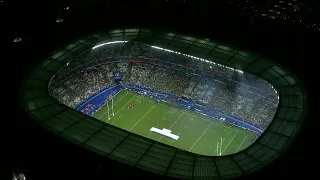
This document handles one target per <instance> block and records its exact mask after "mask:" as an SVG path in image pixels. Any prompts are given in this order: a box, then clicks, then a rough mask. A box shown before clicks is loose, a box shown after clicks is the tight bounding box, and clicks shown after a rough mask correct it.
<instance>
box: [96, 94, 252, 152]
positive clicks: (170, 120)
mask: <svg viewBox="0 0 320 180" xmlns="http://www.w3.org/2000/svg"><path fill="white" fill-rule="evenodd" d="M113 103H114V106H113V108H114V113H115V116H114V117H112V118H111V119H110V120H108V107H107V105H105V106H103V107H102V108H101V109H100V110H98V111H97V112H96V113H95V114H94V115H93V117H95V118H96V119H99V120H101V121H103V122H106V123H109V124H111V125H113V126H116V127H119V128H121V129H124V130H127V131H130V132H133V133H135V134H138V135H141V136H144V137H146V138H150V139H153V140H155V141H158V142H161V143H164V144H167V145H170V146H174V147H176V148H179V149H182V150H186V151H190V152H193V153H196V154H200V155H207V156H217V155H219V154H218V152H220V147H219V150H217V143H219V145H220V141H221V138H222V146H221V155H228V154H233V153H236V152H238V151H241V150H243V149H245V148H247V147H248V146H250V145H251V144H252V143H253V142H254V141H255V139H256V138H257V134H256V133H254V132H252V131H249V130H246V129H242V128H239V127H236V126H231V125H228V124H221V123H220V122H218V121H217V120H214V119H211V118H209V117H207V116H205V115H202V114H199V113H196V112H193V111H189V110H186V109H180V108H176V107H173V106H171V105H170V104H167V103H165V102H160V103H156V102H155V101H154V100H153V99H151V98H146V97H144V96H143V95H140V94H137V93H135V92H133V91H131V90H122V91H120V92H119V93H118V94H117V95H116V96H115V97H114V98H113ZM131 103H133V104H134V107H132V108H131V109H128V105H129V104H131ZM109 105H111V103H110V102H109ZM109 108H110V107H109ZM110 110H111V109H110ZM110 112H111V111H110ZM151 127H156V128H158V129H163V128H166V129H169V130H171V133H173V134H175V135H178V136H179V139H178V140H173V139H171V138H168V137H166V136H163V135H160V134H157V133H154V132H151V131H150V128H151Z"/></svg>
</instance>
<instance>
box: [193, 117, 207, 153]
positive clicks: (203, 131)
mask: <svg viewBox="0 0 320 180" xmlns="http://www.w3.org/2000/svg"><path fill="white" fill-rule="evenodd" d="M212 123H213V122H211V124H210V125H209V126H208V127H207V129H206V130H204V131H203V133H202V134H201V136H200V137H199V138H198V139H197V141H196V142H195V143H194V144H193V145H192V147H191V148H190V149H189V151H191V149H192V148H193V147H194V145H196V144H197V142H198V141H199V140H200V139H201V137H202V136H203V135H204V133H205V132H206V131H207V130H208V129H209V127H210V126H211V125H212Z"/></svg>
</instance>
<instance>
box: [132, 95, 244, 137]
mask: <svg viewBox="0 0 320 180" xmlns="http://www.w3.org/2000/svg"><path fill="white" fill-rule="evenodd" d="M137 97H138V98H142V97H139V96H137ZM147 101H150V102H153V101H151V100H149V99H147ZM159 105H160V106H164V107H167V108H171V109H173V108H172V107H170V106H166V105H164V104H159ZM186 114H188V115H190V116H193V117H196V118H200V119H202V120H206V119H204V118H201V117H198V116H196V115H193V114H190V113H188V112H186ZM214 124H216V125H220V126H223V127H225V128H228V129H231V130H234V129H233V128H231V127H228V126H226V125H223V124H219V123H217V122H214ZM240 133H242V134H245V133H244V132H241V131H240Z"/></svg>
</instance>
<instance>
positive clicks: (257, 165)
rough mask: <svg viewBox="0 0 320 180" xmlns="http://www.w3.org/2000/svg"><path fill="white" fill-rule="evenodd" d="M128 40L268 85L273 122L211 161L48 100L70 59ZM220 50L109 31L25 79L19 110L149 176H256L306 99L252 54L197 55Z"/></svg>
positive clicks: (285, 74) (289, 76)
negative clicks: (273, 97) (274, 98)
mask: <svg viewBox="0 0 320 180" xmlns="http://www.w3.org/2000/svg"><path fill="white" fill-rule="evenodd" d="M131 40H134V41H137V42H141V43H144V44H149V45H152V46H158V47H162V48H166V49H170V50H173V51H178V52H183V53H185V54H189V55H190V56H196V57H200V58H205V59H209V60H210V61H214V62H216V63H220V64H222V65H226V66H229V67H237V69H241V70H242V71H244V72H248V73H251V74H254V75H256V76H259V77H261V78H262V79H264V80H266V81H267V82H269V83H270V84H272V86H273V87H274V88H275V89H276V90H277V91H278V93H279V96H280V97H279V105H278V109H277V112H276V114H275V117H274V119H273V121H272V122H271V124H270V125H269V126H268V128H267V129H266V130H265V132H264V133H263V134H262V135H261V136H260V137H259V138H258V139H257V140H256V141H255V142H254V143H253V144H252V145H251V146H249V147H248V148H246V149H244V150H243V151H240V152H237V153H235V154H231V155H227V156H221V157H219V156H214V157H212V156H203V155H197V154H194V153H191V152H187V151H183V150H180V149H177V148H174V147H171V146H168V145H165V144H162V143H158V142H156V141H153V140H151V139H147V138H145V137H142V136H139V135H136V134H133V133H131V132H128V131H125V130H122V129H119V128H117V127H114V126H111V125H109V124H106V123H102V122H100V121H97V120H96V119H94V118H92V117H90V116H85V115H84V114H82V113H80V112H77V111H76V110H74V109H71V108H69V107H67V106H65V105H63V104H61V103H59V102H57V101H56V100H55V99H53V98H52V97H50V95H49V93H48V84H49V82H50V81H51V79H52V77H53V75H54V74H55V73H56V72H57V71H58V70H59V69H60V68H61V67H63V66H65V65H66V64H67V63H68V62H69V61H70V60H72V59H73V58H74V57H76V56H78V55H80V54H81V53H83V52H84V51H86V50H88V49H91V48H92V47H94V46H96V45H98V44H101V43H104V42H111V41H131ZM219 45H222V44H220V43H217V42H214V41H211V40H208V39H199V38H193V37H191V36H185V35H182V34H176V33H170V32H159V31H156V30H153V29H116V30H110V31H104V32H100V33H96V34H94V35H92V36H89V37H85V38H82V39H80V40H77V41H75V42H73V43H71V44H68V45H67V46H65V47H63V48H61V49H59V50H57V51H56V52H54V53H52V54H51V55H50V56H49V57H48V58H47V59H45V60H44V61H43V62H42V63H40V64H39V65H38V66H37V67H35V68H34V69H33V70H32V71H30V73H29V75H28V76H26V79H25V82H24V83H23V87H22V90H21V91H22V96H21V98H22V102H23V107H24V109H25V111H26V112H27V113H28V114H29V115H30V116H31V117H32V118H33V119H34V121H35V122H37V123H39V124H40V125H41V126H43V127H44V128H46V129H48V130H50V131H52V132H53V133H55V134H57V135H59V136H61V137H62V138H65V139H67V140H69V141H70V142H72V143H75V144H77V145H79V146H81V147H83V148H86V149H89V150H91V151H93V152H96V153H98V154H101V155H102V156H106V157H108V158H110V159H115V160H117V161H120V162H123V163H125V164H129V165H132V166H136V167H138V168H141V169H144V170H147V171H151V172H154V173H156V174H161V175H165V176H170V177H177V178H185V179H191V178H192V179H202V178H216V179H229V178H234V177H239V176H243V175H246V174H249V173H252V172H254V171H257V170H259V169H261V168H263V167H264V166H266V165H267V164H269V163H271V162H273V161H274V160H275V159H277V158H278V157H279V156H280V155H281V154H282V153H284V152H285V151H286V149H287V148H288V146H289V145H290V144H291V142H292V141H293V140H294V138H295V137H296V136H297V134H298V132H299V129H300V126H301V123H302V122H303V120H304V119H305V117H306V115H307V108H308V107H307V103H306V102H307V93H306V91H305V88H304V86H303V84H302V83H301V82H300V80H299V79H298V78H297V77H296V76H295V75H294V74H293V73H292V72H290V71H289V70H288V69H286V68H284V67H282V66H281V65H279V64H277V63H276V62H274V61H272V60H270V59H267V58H263V57H261V56H259V55H256V54H254V53H251V52H248V51H244V50H240V49H235V48H232V47H229V48H227V49H226V52H227V53H226V54H224V55H221V54H219V55H218V54H214V53H209V55H205V56H204V55H203V54H204V53H203V49H208V50H209V52H211V50H213V49H214V48H215V47H217V46H219ZM223 46H226V47H228V45H223ZM65 119H69V121H68V122H66V121H64V120H65ZM53 121H54V122H55V123H53ZM57 122H58V123H57ZM101 131H107V132H108V133H107V134H103V136H102V135H101V136H100V138H102V139H103V141H99V142H98V141H93V140H92V137H93V136H95V135H98V134H99V133H101ZM115 137H116V138H115ZM181 163H182V164H184V165H183V166H181Z"/></svg>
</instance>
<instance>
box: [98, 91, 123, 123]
mask: <svg viewBox="0 0 320 180" xmlns="http://www.w3.org/2000/svg"><path fill="white" fill-rule="evenodd" d="M125 96H127V94H125V95H124V96H122V98H120V99H119V101H118V102H120V101H121V100H122V99H123V98H124V97H125ZM118 102H116V103H114V105H113V106H115V105H116V104H117V103H118ZM107 112H108V111H106V112H105V113H103V114H102V115H101V116H100V117H99V119H101V118H102V117H103V116H104V115H105V114H106V113H107Z"/></svg>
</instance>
